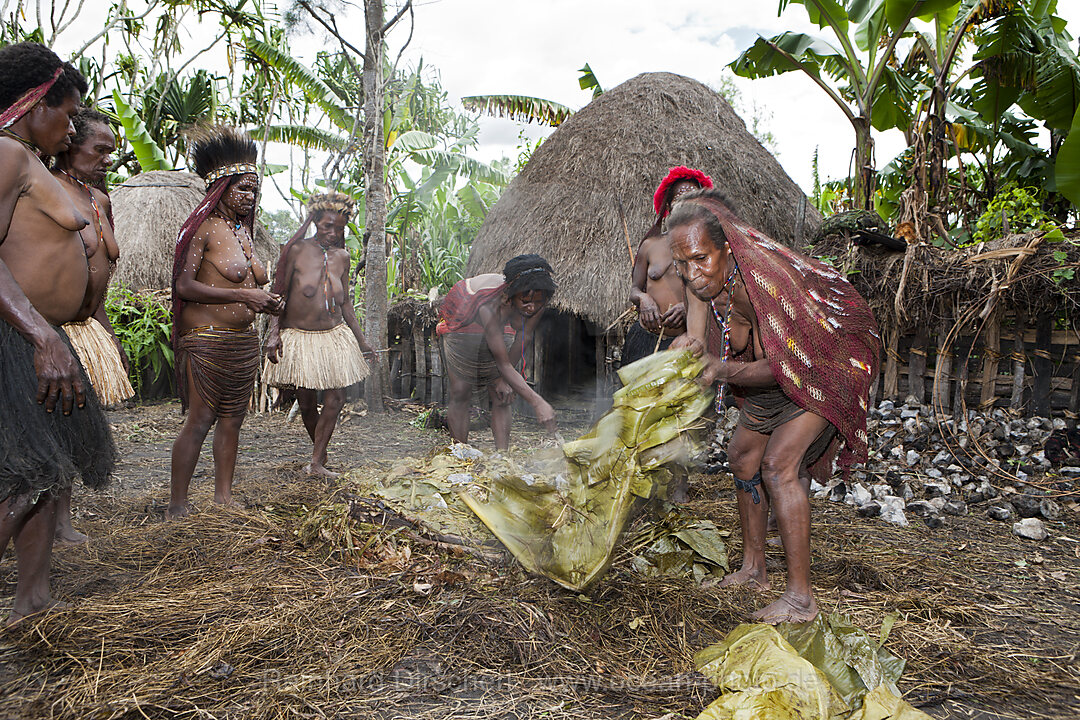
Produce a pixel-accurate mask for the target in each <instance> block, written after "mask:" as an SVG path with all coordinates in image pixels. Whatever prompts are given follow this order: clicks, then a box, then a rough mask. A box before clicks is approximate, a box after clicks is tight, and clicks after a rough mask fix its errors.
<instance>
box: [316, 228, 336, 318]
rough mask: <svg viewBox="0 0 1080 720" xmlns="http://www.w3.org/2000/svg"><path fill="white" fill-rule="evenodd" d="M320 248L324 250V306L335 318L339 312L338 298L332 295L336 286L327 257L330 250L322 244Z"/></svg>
mask: <svg viewBox="0 0 1080 720" xmlns="http://www.w3.org/2000/svg"><path fill="white" fill-rule="evenodd" d="M319 247H320V248H322V276H323V305H325V307H326V312H328V313H329V314H330V315H331V316H333V314H334V313H335V312H336V311H337V298H336V297H333V295H332V293H333V290H334V286H333V285H332V284H331V283H330V262H329V259H328V257H327V251H328V250H329V248H327V247H326V246H325V245H323V244H322V243H321V242H320V243H319Z"/></svg>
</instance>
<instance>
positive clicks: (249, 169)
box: [206, 163, 259, 187]
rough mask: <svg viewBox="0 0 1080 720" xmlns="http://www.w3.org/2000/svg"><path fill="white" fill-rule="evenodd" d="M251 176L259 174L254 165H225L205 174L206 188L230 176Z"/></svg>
mask: <svg viewBox="0 0 1080 720" xmlns="http://www.w3.org/2000/svg"><path fill="white" fill-rule="evenodd" d="M248 173H250V174H252V175H258V174H259V168H258V166H256V165H255V164H254V163H233V164H232V165H225V166H224V167H219V168H217V169H215V170H211V171H210V172H208V173H206V186H207V187H209V186H211V185H213V184H214V183H215V182H217V181H218V180H220V179H221V178H223V177H229V176H230V175H247V174H248Z"/></svg>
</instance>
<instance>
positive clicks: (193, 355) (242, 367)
mask: <svg viewBox="0 0 1080 720" xmlns="http://www.w3.org/2000/svg"><path fill="white" fill-rule="evenodd" d="M176 369H177V375H178V376H179V378H180V400H181V403H182V407H183V409H184V410H187V407H188V404H189V399H190V392H191V391H192V390H194V391H195V392H196V393H198V395H199V397H200V398H202V400H203V402H205V403H206V405H207V407H209V408H210V409H211V410H213V411H214V415H216V416H217V417H240V416H242V415H245V414H247V409H248V405H250V404H251V393H252V391H253V390H254V389H255V378H256V377H258V375H259V334H258V333H257V332H255V328H253V327H246V328H243V329H236V328H217V327H199V328H193V329H192V330H189V331H188V332H186V333H184V334H183V335H181V336H180V337H179V338H178V339H177V341H176ZM189 372H190V374H191V382H192V384H193V385H194V387H191V388H189V387H188V373H189Z"/></svg>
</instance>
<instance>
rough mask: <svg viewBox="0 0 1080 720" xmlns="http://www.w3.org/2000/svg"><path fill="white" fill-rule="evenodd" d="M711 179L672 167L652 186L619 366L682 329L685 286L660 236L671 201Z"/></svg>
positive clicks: (661, 347)
mask: <svg viewBox="0 0 1080 720" xmlns="http://www.w3.org/2000/svg"><path fill="white" fill-rule="evenodd" d="M712 186H713V184H712V180H711V179H710V178H709V176H708V175H706V174H705V173H703V172H701V171H700V170H694V169H692V168H688V167H682V166H680V167H673V168H671V170H670V171H668V174H667V176H666V177H665V178H664V179H663V180H662V181H661V182H660V186H659V187H657V188H656V194H655V195H653V207H654V208H655V209H656V222H655V223H653V226H652V227H651V228H649V231H648V232H647V233H645V237H644V238H643V239H642V241H641V244H640V245H639V246H638V251H637V254H636V255H635V256H634V269H633V273H632V276H631V285H630V302H631V303H633V304H634V306H635V307H637V309H638V321H637V322H636V323H634V324H633V325H632V326H631V327H630V331H629V332H628V333H627V334H626V342H625V343H623V349H622V364H623V365H629V364H630V363H632V362H634V361H635V360H640V359H641V358H643V357H645V356H646V355H651V354H652V353H654V352H656V351H657V350H666V349H667V348H668V346H670V345H671V343H672V341H673V340H674V339H675V338H676V337H678V336H679V335H682V334H683V333H685V332H686V321H687V318H686V290H685V289H684V288H683V284H682V280H680V279H679V276H678V275H676V274H675V269H674V267H673V266H672V264H671V248H670V247H669V246H668V241H667V238H666V237H664V228H665V222H666V218H667V216H668V214H669V213H670V212H671V205H672V203H674V202H675V200H677V199H678V198H679V197H681V196H682V195H684V194H685V193H688V192H690V191H692V190H700V189H701V188H711V187H712Z"/></svg>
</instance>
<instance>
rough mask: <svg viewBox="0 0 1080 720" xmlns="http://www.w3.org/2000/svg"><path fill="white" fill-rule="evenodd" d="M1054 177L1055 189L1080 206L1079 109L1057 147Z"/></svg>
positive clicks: (1076, 205)
mask: <svg viewBox="0 0 1080 720" xmlns="http://www.w3.org/2000/svg"><path fill="white" fill-rule="evenodd" d="M1054 178H1055V179H1056V180H1057V191H1058V192H1059V193H1061V194H1062V195H1064V196H1065V197H1067V198H1068V199H1069V202H1071V203H1072V204H1073V205H1074V206H1075V207H1077V208H1080V109H1077V111H1076V114H1075V115H1073V120H1072V128H1071V129H1070V130H1069V136H1068V137H1067V138H1065V142H1063V143H1061V147H1060V148H1059V149H1058V153H1057V159H1056V164H1055V165H1054Z"/></svg>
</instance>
